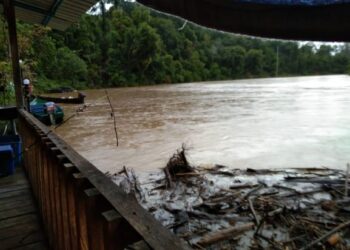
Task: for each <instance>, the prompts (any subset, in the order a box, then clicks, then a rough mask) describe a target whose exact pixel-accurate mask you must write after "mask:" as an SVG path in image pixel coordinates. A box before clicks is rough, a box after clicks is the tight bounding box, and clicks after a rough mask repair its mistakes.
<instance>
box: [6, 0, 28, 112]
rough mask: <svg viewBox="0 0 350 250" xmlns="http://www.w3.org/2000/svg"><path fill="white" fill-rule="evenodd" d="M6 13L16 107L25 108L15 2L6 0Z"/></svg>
mask: <svg viewBox="0 0 350 250" xmlns="http://www.w3.org/2000/svg"><path fill="white" fill-rule="evenodd" d="M3 4H4V13H5V17H6V21H7V25H8V33H9V38H10V49H11V60H12V75H13V83H14V85H15V94H16V105H17V107H18V108H22V107H23V94H22V92H23V91H22V82H21V71H20V65H19V55H18V42H17V28H16V16H15V8H14V0H4V1H3Z"/></svg>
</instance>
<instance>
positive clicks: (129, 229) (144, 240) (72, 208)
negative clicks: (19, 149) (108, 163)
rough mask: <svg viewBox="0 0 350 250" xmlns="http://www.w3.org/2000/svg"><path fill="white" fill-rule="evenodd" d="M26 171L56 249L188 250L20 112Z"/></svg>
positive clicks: (138, 207) (48, 132)
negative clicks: (135, 249)
mask: <svg viewBox="0 0 350 250" xmlns="http://www.w3.org/2000/svg"><path fill="white" fill-rule="evenodd" d="M19 124H20V134H21V136H22V139H23V148H24V166H25V169H26V172H27V173H28V177H29V180H30V182H31V185H32V189H33V193H34V196H35V198H36V200H37V203H38V206H39V210H40V212H41V216H42V220H43V223H44V227H45V230H46V233H47V236H48V241H49V244H50V247H51V248H52V249H58V250H61V249H68V250H70V249H72V250H75V249H82V250H87V249H96V250H112V249H116V250H118V249H125V248H127V247H128V246H129V245H132V244H134V245H135V244H136V245H137V246H142V247H143V248H148V249H166V250H170V249H187V248H188V247H187V246H186V245H184V244H183V242H182V241H181V240H180V239H179V238H177V237H176V236H175V235H173V234H172V233H171V232H169V231H168V230H167V229H165V228H164V227H163V226H162V225H161V224H160V223H159V222H158V221H156V220H155V219H154V218H153V217H152V215H151V214H149V213H148V212H147V211H146V210H144V209H143V208H142V207H141V206H140V205H139V204H138V202H137V200H136V199H135V198H134V197H133V196H132V195H129V194H126V193H125V192H124V191H122V190H121V189H120V188H119V187H118V186H116V185H115V184H114V183H113V181H112V180H111V179H110V178H108V177H106V176H105V175H104V174H103V173H102V172H101V171H99V170H98V169H97V168H96V167H95V166H93V165H92V164H91V163H90V162H88V161H87V160H86V159H84V158H83V157H82V156H80V155H79V154H78V153H77V152H76V151H75V150H74V149H72V148H71V147H70V146H69V145H68V144H67V143H65V142H64V141H63V140H62V139H61V138H60V137H59V136H57V135H56V134H55V133H54V132H52V131H51V130H50V129H49V128H48V127H46V126H45V125H43V124H42V123H40V122H39V121H38V120H36V119H35V118H34V117H33V116H32V115H31V114H29V113H28V112H26V111H25V110H20V111H19Z"/></svg>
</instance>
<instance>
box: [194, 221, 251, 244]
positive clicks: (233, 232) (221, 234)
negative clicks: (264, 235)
mask: <svg viewBox="0 0 350 250" xmlns="http://www.w3.org/2000/svg"><path fill="white" fill-rule="evenodd" d="M252 228H254V223H247V224H243V225H240V226H234V227H230V228H226V229H223V230H220V231H217V232H213V233H209V234H207V235H205V236H204V237H203V238H201V239H200V240H199V241H198V244H199V245H201V246H207V245H211V244H214V243H216V242H219V241H222V240H227V239H230V238H232V237H234V236H237V235H240V234H242V233H244V232H246V231H248V230H250V229H252Z"/></svg>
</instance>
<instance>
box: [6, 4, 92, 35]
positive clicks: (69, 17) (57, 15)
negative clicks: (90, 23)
mask: <svg viewBox="0 0 350 250" xmlns="http://www.w3.org/2000/svg"><path fill="white" fill-rule="evenodd" d="M13 2H14V5H15V11H16V18H18V19H19V20H22V21H25V22H29V23H33V24H42V25H47V26H50V27H52V28H53V29H58V30H65V29H66V28H68V27H69V26H70V25H71V24H72V23H74V22H76V21H77V20H78V19H79V17H80V16H81V15H82V14H84V13H85V12H86V11H87V10H89V9H90V8H91V7H92V6H93V5H94V4H96V2H97V0H14V1H13ZM2 3H3V1H2V0H0V4H1V5H0V8H1V12H2V7H3V6H2Z"/></svg>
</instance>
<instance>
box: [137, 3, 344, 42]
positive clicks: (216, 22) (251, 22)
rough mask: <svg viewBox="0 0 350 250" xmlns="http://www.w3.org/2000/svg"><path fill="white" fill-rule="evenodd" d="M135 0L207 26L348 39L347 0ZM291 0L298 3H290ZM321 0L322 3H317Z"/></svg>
mask: <svg viewBox="0 0 350 250" xmlns="http://www.w3.org/2000/svg"><path fill="white" fill-rule="evenodd" d="M305 1H307V2H308V3H310V1H311V2H312V3H313V5H311V4H306V3H304V2H305ZM137 2H139V3H142V4H144V5H146V6H149V7H151V8H154V9H156V10H158V11H162V12H166V13H169V14H172V15H176V16H180V17H182V18H185V19H187V20H190V21H192V22H194V23H197V24H200V25H203V26H206V27H210V28H214V29H218V30H224V31H228V32H233V33H240V34H246V35H253V36H261V37H269V38H281V39H295V40H314V41H330V42H334V41H339V42H350V2H349V1H348V0H137ZM270 2H274V4H271V3H270ZM290 2H293V3H295V2H297V3H298V4H297V5H291V4H290ZM302 2H303V3H302ZM321 2H322V3H324V4H321V5H320V3H321ZM282 3H283V4H282Z"/></svg>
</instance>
